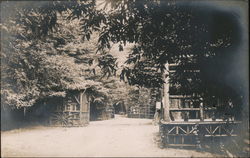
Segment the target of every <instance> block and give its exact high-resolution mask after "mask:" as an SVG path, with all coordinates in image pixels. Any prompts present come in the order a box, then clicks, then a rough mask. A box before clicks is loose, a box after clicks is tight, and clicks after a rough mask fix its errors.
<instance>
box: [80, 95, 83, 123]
mask: <svg viewBox="0 0 250 158" xmlns="http://www.w3.org/2000/svg"><path fill="white" fill-rule="evenodd" d="M79 96H80V105H79V106H80V113H79V117H80V118H79V122H80V124H81V123H82V122H83V120H82V110H83V109H82V108H83V107H82V104H83V100H82V92H81V91H80V93H79Z"/></svg>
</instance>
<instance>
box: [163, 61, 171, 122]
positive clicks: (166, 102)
mask: <svg viewBox="0 0 250 158" xmlns="http://www.w3.org/2000/svg"><path fill="white" fill-rule="evenodd" d="M163 80H164V82H165V83H164V85H163V110H164V117H163V119H164V121H166V122H170V113H169V106H170V104H169V64H168V63H166V64H165V70H164V72H163Z"/></svg>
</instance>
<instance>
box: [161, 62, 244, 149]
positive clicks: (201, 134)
mask: <svg viewBox="0 0 250 158" xmlns="http://www.w3.org/2000/svg"><path fill="white" fill-rule="evenodd" d="M175 66H177V65H176V64H166V71H165V76H167V77H166V78H165V83H164V88H163V109H162V115H163V120H162V121H161V122H160V134H161V138H162V145H163V146H196V147H199V148H200V147H201V146H202V145H203V144H206V143H208V142H211V141H212V142H214V141H221V140H225V139H228V138H232V137H236V136H237V135H238V133H239V131H238V130H239V129H240V128H239V126H240V123H241V122H240V121H236V120H235V119H234V117H233V116H232V117H231V118H228V119H223V117H222V115H216V112H218V108H216V107H211V105H210V106H207V105H209V104H211V103H209V102H205V101H204V100H203V98H201V97H199V96H192V95H182V94H176V93H174V94H173V93H171V91H170V88H171V86H172V85H171V84H170V83H169V77H171V74H170V75H169V72H171V71H175V70H174V67H175ZM216 104H217V107H219V106H218V105H219V104H220V101H219V100H218V102H217V103H216Z"/></svg>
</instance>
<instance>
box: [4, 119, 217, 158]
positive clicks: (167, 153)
mask: <svg viewBox="0 0 250 158" xmlns="http://www.w3.org/2000/svg"><path fill="white" fill-rule="evenodd" d="M151 122H152V121H151V120H149V119H129V118H125V117H122V116H119V115H118V116H116V118H115V119H112V120H105V121H96V122H91V123H90V125H89V126H87V127H80V128H79V127H78V128H77V127H76V128H59V127H58V128H55V127H34V128H29V129H19V130H12V131H6V132H1V151H2V152H1V155H2V156H4V157H5V156H18V157H21V156H25V157H27V156H33V157H34V156H47V157H51V156H68V157H78V156H81V157H99V156H101V157H111V156H116V157H119V156H123V157H141V156H142V157H194V156H197V157H211V156H214V155H212V154H210V153H207V152H197V151H195V150H184V149H171V148H168V149H160V148H159V147H158V145H157V139H158V137H157V135H158V130H159V129H158V128H159V127H158V126H153V125H152V124H151Z"/></svg>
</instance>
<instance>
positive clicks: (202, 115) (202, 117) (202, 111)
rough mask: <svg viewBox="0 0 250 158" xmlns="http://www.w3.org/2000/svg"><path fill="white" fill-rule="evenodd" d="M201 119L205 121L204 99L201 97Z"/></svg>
mask: <svg viewBox="0 0 250 158" xmlns="http://www.w3.org/2000/svg"><path fill="white" fill-rule="evenodd" d="M200 117H201V118H200V120H201V121H204V109H203V99H202V98H200Z"/></svg>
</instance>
